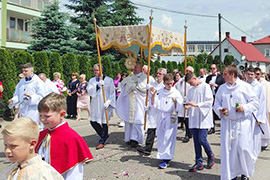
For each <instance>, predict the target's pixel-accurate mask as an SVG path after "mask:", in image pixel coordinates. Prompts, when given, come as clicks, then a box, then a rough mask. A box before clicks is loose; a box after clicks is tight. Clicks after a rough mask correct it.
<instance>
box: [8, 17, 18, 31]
mask: <svg viewBox="0 0 270 180" xmlns="http://www.w3.org/2000/svg"><path fill="white" fill-rule="evenodd" d="M15 27H16V20H15V18H14V17H10V19H9V28H10V29H15Z"/></svg>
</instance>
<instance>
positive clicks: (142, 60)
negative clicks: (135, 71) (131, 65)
mask: <svg viewBox="0 0 270 180" xmlns="http://www.w3.org/2000/svg"><path fill="white" fill-rule="evenodd" d="M141 63H142V64H143V48H142V47H141Z"/></svg>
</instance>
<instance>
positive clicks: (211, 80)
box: [205, 64, 225, 134]
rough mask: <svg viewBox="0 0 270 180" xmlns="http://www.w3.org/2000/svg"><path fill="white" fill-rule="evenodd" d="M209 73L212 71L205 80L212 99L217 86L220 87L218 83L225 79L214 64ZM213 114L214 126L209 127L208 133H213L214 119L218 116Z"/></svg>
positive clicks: (220, 83)
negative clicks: (210, 90)
mask: <svg viewBox="0 0 270 180" xmlns="http://www.w3.org/2000/svg"><path fill="white" fill-rule="evenodd" d="M211 73H212V74H211V75H209V76H207V78H206V81H205V82H206V83H208V84H209V85H210V87H211V89H212V93H213V96H214V99H215V95H216V93H217V91H218V88H219V87H220V85H222V84H223V83H225V80H224V78H223V76H222V74H220V73H218V69H217V66H216V65H215V64H212V65H211ZM213 115H214V116H213V123H214V127H213V128H211V129H210V131H208V134H213V133H215V119H218V116H217V115H216V113H215V112H214V114H213Z"/></svg>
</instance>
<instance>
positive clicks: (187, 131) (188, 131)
mask: <svg viewBox="0 0 270 180" xmlns="http://www.w3.org/2000/svg"><path fill="white" fill-rule="evenodd" d="M179 120H180V122H184V123H185V128H186V134H185V137H189V138H191V137H192V134H191V132H190V130H189V125H188V121H189V119H188V118H184V117H180V119H179Z"/></svg>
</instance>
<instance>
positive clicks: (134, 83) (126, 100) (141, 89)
mask: <svg viewBox="0 0 270 180" xmlns="http://www.w3.org/2000/svg"><path fill="white" fill-rule="evenodd" d="M146 85H147V77H146V74H145V73H143V72H142V65H141V63H139V62H137V63H136V65H135V67H134V69H133V74H131V75H129V76H128V77H126V78H125V79H124V80H123V81H122V82H121V93H120V95H119V97H118V99H117V102H116V103H117V104H116V113H117V115H118V117H119V118H120V119H122V120H123V121H125V142H126V143H127V144H129V145H130V146H131V147H132V148H137V146H138V144H142V143H143V140H144V129H143V124H144V114H145V111H144V106H145V98H146Z"/></svg>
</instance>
